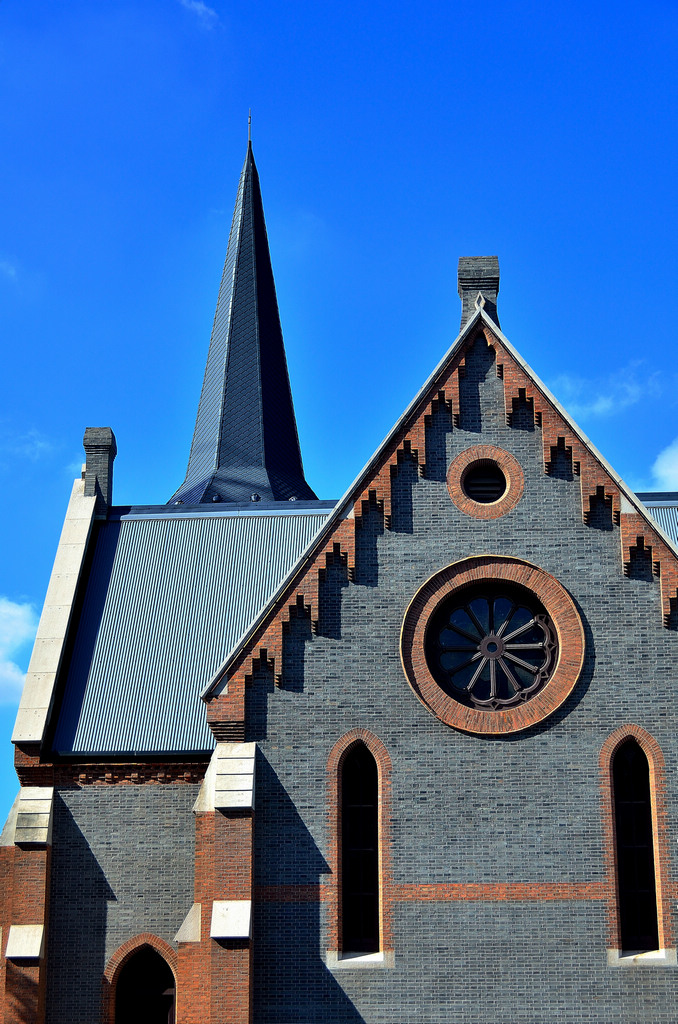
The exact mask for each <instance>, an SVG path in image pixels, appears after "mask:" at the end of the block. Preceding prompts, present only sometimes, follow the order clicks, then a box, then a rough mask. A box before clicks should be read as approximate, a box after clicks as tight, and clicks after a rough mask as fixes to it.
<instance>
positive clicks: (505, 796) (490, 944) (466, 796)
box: [246, 344, 678, 1024]
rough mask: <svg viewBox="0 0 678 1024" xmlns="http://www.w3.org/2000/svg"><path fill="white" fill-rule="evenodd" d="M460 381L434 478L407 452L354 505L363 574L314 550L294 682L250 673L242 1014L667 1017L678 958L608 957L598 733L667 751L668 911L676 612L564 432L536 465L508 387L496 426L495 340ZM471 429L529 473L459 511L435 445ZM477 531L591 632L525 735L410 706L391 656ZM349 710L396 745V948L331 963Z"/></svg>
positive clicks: (290, 648)
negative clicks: (354, 964)
mask: <svg viewBox="0 0 678 1024" xmlns="http://www.w3.org/2000/svg"><path fill="white" fill-rule="evenodd" d="M460 400H461V410H460V416H459V426H457V427H453V426H452V423H451V419H450V416H449V414H448V412H447V410H446V409H445V408H444V407H443V408H441V409H440V410H439V411H438V413H437V414H436V416H435V417H434V419H433V422H432V423H431V426H430V428H428V430H427V435H428V436H427V476H426V478H424V479H422V478H420V477H419V476H418V474H417V471H416V467H414V466H413V465H412V464H410V463H408V462H407V460H405V461H403V462H402V463H401V464H400V467H399V470H398V475H397V477H396V479H395V481H394V488H393V501H392V508H391V530H390V531H388V530H385V529H384V525H383V520H382V517H381V515H380V512H379V510H378V509H377V508H376V507H373V508H372V509H371V510H370V511H368V512H367V514H366V515H365V516H364V517H363V524H362V527H361V528H360V529H359V530H358V531H357V535H356V566H355V575H354V581H353V582H350V583H349V582H348V579H347V577H346V574H345V571H344V570H343V569H342V567H341V566H335V567H331V568H330V569H328V570H327V573H326V574H325V578H324V580H323V581H322V584H321V593H320V599H319V604H320V609H319V632H318V635H315V636H314V635H312V633H311V630H310V625H309V623H308V621H307V620H305V619H304V617H303V616H299V617H295V618H293V619H292V622H291V624H290V628H289V630H287V632H286V633H285V637H284V643H283V662H284V664H283V680H284V686H283V688H282V689H276V688H275V686H274V678H273V673H272V672H269V671H267V670H266V668H265V667H262V669H261V670H260V671H259V672H258V673H257V674H255V677H254V680H253V684H252V686H251V687H250V688H249V689H248V691H247V693H246V704H247V715H248V727H247V728H248V736H247V738H248V739H255V740H257V741H258V742H259V744H260V755H261V756H260V764H259V765H258V768H257V811H256V827H255V876H254V877H255V920H254V957H255V964H254V1021H255V1024H293V1022H294V1024H297V1022H301V1021H304V1022H305V1021H308V1022H311V1021H313V1022H314V1024H315V1022H318V1024H319V1022H324V1021H328V1022H329V1021H333V1022H335V1024H336V1022H351V1024H353V1022H355V1024H358V1022H365V1024H377V1022H384V1024H386V1022H388V1024H401V1022H402V1024H424V1022H426V1024H438V1022H440V1024H443V1022H445V1024H448V1022H450V1021H460V1022H463V1024H504V1022H506V1024H516V1022H518V1021H520V1022H526V1024H527V1022H529V1024H546V1022H558V1024H579V1022H582V1024H584V1022H586V1024H594V1022H595V1024H612V1022H624V1024H629V1022H634V1024H669V1022H672V1024H673V1022H674V1021H675V1017H676V1011H675V1007H676V1004H677V999H678V969H676V968H675V967H674V968H660V967H644V968H640V967H634V968H615V967H608V966H607V948H608V945H609V943H610V938H609V904H610V885H609V872H608V867H607V866H608V863H609V850H606V847H605V843H606V833H605V830H604V826H603V819H604V814H603V808H602V807H601V769H600V764H599V759H600V752H601V749H602V747H603V745H604V744H605V742H606V740H607V738H608V737H609V736H610V734H611V733H612V732H613V731H614V730H615V729H618V728H620V727H624V726H626V725H628V724H629V723H635V724H637V725H638V726H639V727H640V728H641V729H643V730H645V731H646V732H648V733H649V734H650V735H651V736H652V737H653V738H654V740H656V742H657V743H658V744H659V746H660V748H661V751H662V752H663V757H664V760H665V765H666V773H665V778H666V791H665V793H664V794H663V799H664V801H665V807H666V817H665V820H666V823H667V829H668V832H669V835H668V837H667V838H668V842H667V843H666V844H665V848H666V850H667V851H668V852H667V854H666V863H665V864H664V865H663V866H662V867H663V871H664V872H665V874H666V875H669V876H670V877H667V878H665V879H663V881H664V883H665V892H666V894H667V904H666V906H665V912H666V915H668V916H669V917H671V916H672V915H673V913H674V910H675V900H676V896H677V895H678V892H677V891H676V887H675V882H674V876H673V875H672V874H671V872H675V867H676V865H675V855H674V853H673V850H674V848H675V834H676V833H675V822H676V816H677V815H678V789H677V786H676V783H675V781H674V780H675V768H676V745H677V741H676V735H677V730H676V712H675V691H676V685H677V683H678V679H677V678H676V676H677V670H676V665H677V664H678V633H677V632H676V631H675V630H674V629H666V628H665V627H664V626H663V624H662V611H661V598H660V592H659V584H658V582H657V580H656V578H653V576H652V573H651V566H649V567H648V565H647V564H646V560H644V559H643V557H642V553H640V554H639V555H638V557H637V559H636V560H635V561H634V562H633V563H632V565H631V569H630V574H629V577H628V578H625V577H624V575H623V571H622V563H621V559H620V538H619V528H618V527H617V526H616V525H614V523H613V518H612V514H611V510H610V511H608V509H607V508H606V507H605V506H604V505H603V504H602V502H601V504H600V507H597V506H596V507H594V508H593V509H592V512H591V515H590V516H589V524H588V525H585V524H584V523H583V521H582V501H581V491H580V482H579V479H578V478H577V477H576V476H575V475H573V473H572V467H571V465H570V463H569V461H568V458H567V454H566V453H565V452H563V453H562V454H558V453H556V455H555V456H554V459H553V461H552V466H551V475H550V476H547V475H546V474H545V473H544V463H543V451H542V439H541V431H540V429H539V428H538V427H537V428H534V425H533V424H532V417H531V415H530V411H529V409H516V410H515V411H514V415H513V418H512V426H507V425H506V415H505V407H504V392H503V386H502V382H501V381H500V380H498V379H497V377H496V373H495V367H494V361H493V356H492V354H491V352H490V351H489V350H488V349H487V348H486V346H485V345H484V344H481V345H478V346H476V348H475V349H474V350H473V351H472V352H471V353H470V355H469V358H468V360H467V372H466V375H465V377H464V378H463V379H462V380H461V382H460ZM472 444H489V445H497V446H498V447H500V448H503V449H505V450H507V451H508V452H510V453H511V454H512V455H513V456H514V457H515V458H516V459H517V460H518V462H519V463H520V466H521V467H522V470H523V473H524V493H523V495H522V497H521V499H520V501H519V502H518V503H517V504H516V506H515V507H514V508H512V509H511V510H510V511H509V512H508V513H507V514H506V515H505V516H502V517H500V518H498V519H492V520H479V519H477V518H472V517H470V516H468V515H465V514H464V513H463V511H461V510H460V509H459V508H457V507H456V506H455V505H454V504H453V502H452V501H451V499H450V495H449V493H448V489H447V483H446V473H447V469H448V466H449V464H450V462H451V460H452V459H453V458H454V457H455V456H457V455H458V454H459V453H461V452H463V451H464V450H465V449H466V448H468V447H469V446H470V445H472ZM487 553H492V554H500V555H502V554H503V555H511V556H515V557H518V558H522V559H525V560H527V561H529V562H532V563H534V564H536V565H538V566H540V567H542V568H543V569H544V570H545V571H546V572H548V573H551V574H552V575H553V576H554V577H555V578H556V579H558V580H559V581H560V583H562V584H563V586H565V587H566V588H567V590H568V591H569V592H570V594H571V595H572V597H573V598H574V601H575V603H576V604H577V606H578V609H579V611H580V614H581V616H582V620H583V623H584V629H585V634H586V653H585V661H584V667H583V670H582V674H581V677H580V680H579V682H578V684H577V685H576V687H575V689H574V690H573V692H572V694H571V695H570V696H569V697H568V698H567V700H566V701H565V703H564V705H563V706H562V707H561V708H560V709H559V710H558V711H557V712H556V713H555V714H553V715H552V716H551V717H549V718H548V719H547V720H546V721H544V722H542V723H540V724H539V725H537V726H534V727H532V728H530V729H528V730H526V731H524V732H521V733H515V734H512V735H508V736H503V737H482V738H481V737H478V736H475V735H471V734H465V733H461V732H458V731H455V730H453V729H451V728H449V727H448V726H446V725H444V724H443V723H441V722H440V721H438V720H437V719H436V718H435V717H434V716H433V715H432V714H431V713H430V712H429V711H428V710H427V709H426V708H425V707H424V706H422V704H421V703H420V702H419V700H418V699H417V697H416V696H415V694H414V693H413V691H412V690H411V689H410V687H409V686H408V684H407V681H406V679H405V676H404V674H403V670H402V666H401V663H400V654H399V637H400V629H401V625H402V621H403V616H404V614H405V610H406V608H407V606H408V605H409V603H410V601H411V600H412V597H413V596H414V594H415V593H416V592H417V590H418V589H419V588H420V587H421V586H422V584H423V583H424V582H425V580H426V579H427V578H428V577H429V576H430V575H432V573H434V572H436V571H438V570H439V569H441V568H442V567H444V566H446V565H448V564H450V563H451V562H454V561H456V560H458V559H461V558H466V557H468V556H470V555H482V554H487ZM354 729H366V730H369V731H370V732H371V733H373V734H374V735H375V736H377V737H378V738H379V740H380V741H381V742H382V743H383V744H384V745H385V747H386V750H387V751H388V755H389V757H390V760H391V764H392V770H391V776H390V781H391V813H392V820H391V825H390V835H391V851H390V853H391V856H390V871H391V875H392V880H393V885H392V888H391V890H390V892H386V893H385V898H386V899H387V900H388V899H390V901H391V902H390V914H391V919H392V930H393V948H394V957H395V960H394V966H393V967H388V966H380V967H371V968H367V967H363V968H360V969H357V968H356V969H346V968H344V967H341V968H338V969H330V968H329V967H328V966H326V962H325V954H326V950H327V949H328V948H331V943H332V938H331V937H332V935H334V934H336V928H335V926H334V923H333V922H331V921H329V920H328V908H329V907H330V906H332V905H333V900H332V899H331V898H330V894H331V890H332V886H333V885H334V877H333V875H332V872H331V870H330V864H331V861H332V849H333V842H334V837H333V836H332V835H330V834H329V828H328V820H331V816H329V817H328V813H327V802H326V801H327V792H328V785H327V759H328V757H329V755H330V752H331V750H332V748H333V747H334V745H335V744H336V743H337V741H338V740H339V739H340V738H341V737H342V736H343V735H344V734H346V733H348V732H350V731H351V730H354ZM295 894H296V899H295ZM671 925H672V922H668V925H667V926H669V927H670V926H671ZM673 930H674V932H675V929H673Z"/></svg>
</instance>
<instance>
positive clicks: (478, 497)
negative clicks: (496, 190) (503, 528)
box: [461, 459, 507, 505]
mask: <svg viewBox="0 0 678 1024" xmlns="http://www.w3.org/2000/svg"><path fill="white" fill-rule="evenodd" d="M461 486H462V489H463V491H464V494H465V495H466V497H467V498H470V499H471V500H472V501H477V502H480V504H481V505H489V504H491V503H492V502H494V501H499V499H500V498H503V496H504V494H505V493H506V487H507V484H506V477H505V476H504V473H503V471H502V469H501V467H500V466H498V465H497V463H496V462H494V461H492V460H491V459H481V460H480V461H479V462H474V463H472V464H471V465H470V466H469V467H468V469H467V470H466V471H465V472H464V474H463V476H462V479H461Z"/></svg>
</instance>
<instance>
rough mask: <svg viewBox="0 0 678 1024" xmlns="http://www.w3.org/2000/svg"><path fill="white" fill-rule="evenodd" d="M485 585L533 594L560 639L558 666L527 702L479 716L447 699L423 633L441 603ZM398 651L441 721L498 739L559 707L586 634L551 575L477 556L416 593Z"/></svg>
mask: <svg viewBox="0 0 678 1024" xmlns="http://www.w3.org/2000/svg"><path fill="white" fill-rule="evenodd" d="M483 580H506V581H507V582H509V583H518V584H520V585H521V586H523V587H526V588H527V589H528V590H530V591H532V593H533V594H535V595H536V597H537V598H538V599H539V600H540V601H541V603H542V604H543V605H544V607H545V608H546V610H547V611H548V613H549V615H550V617H551V620H552V622H553V625H554V627H555V629H556V632H557V634H558V647H559V651H558V662H557V664H556V667H555V670H554V672H553V675H552V676H551V678H550V679H549V681H548V682H547V683H546V685H545V686H544V688H543V689H542V690H540V691H539V693H537V694H536V695H535V696H534V697H532V699H531V700H529V701H527V702H526V703H525V704H522V705H520V706H518V707H514V708H507V709H506V710H504V711H480V710H479V709H477V708H469V707H465V706H464V705H463V704H460V703H459V702H458V701H456V700H455V699H454V697H448V695H447V694H446V693H444V691H443V690H442V689H441V688H440V686H439V685H438V683H437V682H436V681H435V679H434V678H433V676H432V674H431V672H430V669H429V667H428V664H427V662H426V653H425V646H424V645H425V637H426V628H427V625H428V622H429V619H430V618H431V615H432V614H433V613H434V611H435V610H436V608H437V607H438V605H439V604H440V602H441V601H443V600H444V599H445V598H446V597H447V596H448V595H449V594H451V593H453V592H454V591H455V590H457V589H458V588H460V587H463V586H466V585H467V584H470V583H475V582H479V581H483ZM400 652H401V659H402V664H403V669H404V671H405V675H406V677H407V681H408V682H409V684H410V686H411V687H412V689H413V690H414V692H415V693H416V695H417V697H418V698H419V700H420V701H421V702H422V704H424V705H425V706H426V707H427V708H428V709H429V711H431V712H432V713H433V714H434V715H435V716H436V717H437V718H439V719H440V721H441V722H444V723H445V724H446V725H450V726H452V727H454V728H455V729H461V730H462V731H463V732H472V733H481V734H484V735H492V736H498V735H503V734H505V733H509V732H518V731H520V730H521V729H528V728H529V727H530V726H532V725H536V724H537V722H541V721H542V720H543V719H544V718H547V717H548V716H549V715H551V714H553V712H554V711H555V710H556V709H557V708H558V707H560V705H561V704H562V703H563V701H564V700H565V699H566V697H568V695H569V694H570V693H571V692H572V690H573V688H574V686H575V684H576V682H577V679H578V678H579V673H580V672H581V667H582V664H583V661H584V630H583V627H582V623H581V619H580V618H579V613H578V612H577V609H576V607H575V604H574V601H573V600H572V598H571V597H570V595H569V594H568V592H567V590H565V588H564V587H563V586H562V584H561V583H559V582H558V580H556V579H555V578H554V577H553V576H551V575H549V573H547V572H544V570H543V569H540V568H539V567H538V566H536V565H531V564H530V563H529V562H523V561H520V560H519V559H517V558H510V557H507V556H505V555H480V556H477V557H474V558H465V559H463V560H462V561H460V562H455V563H454V564H452V565H448V566H447V567H446V568H445V569H441V570H440V571H439V572H437V573H435V574H434V575H433V576H432V577H431V578H430V579H429V580H428V581H427V582H426V583H425V584H424V586H423V587H422V588H421V589H420V590H419V591H418V593H417V594H415V596H414V598H413V600H412V602H411V604H410V606H409V608H408V609H407V612H406V613H405V619H404V621H403V627H402V632H401V637H400Z"/></svg>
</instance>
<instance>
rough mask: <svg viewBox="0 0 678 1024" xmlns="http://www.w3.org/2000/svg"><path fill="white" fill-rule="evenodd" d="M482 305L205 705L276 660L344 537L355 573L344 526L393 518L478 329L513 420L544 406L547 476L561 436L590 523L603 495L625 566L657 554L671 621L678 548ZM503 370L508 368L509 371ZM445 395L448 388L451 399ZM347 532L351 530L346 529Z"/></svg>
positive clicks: (223, 670)
mask: <svg viewBox="0 0 678 1024" xmlns="http://www.w3.org/2000/svg"><path fill="white" fill-rule="evenodd" d="M482 298H483V297H482V296H479V301H478V303H477V309H476V312H475V314H474V315H473V316H472V317H471V318H470V319H469V320H468V321H467V322H466V324H465V325H464V327H463V329H462V331H461V333H460V334H459V335H458V337H457V338H456V339H455V341H454V343H453V344H452V346H451V347H450V349H449V350H448V352H447V353H446V354H445V356H444V357H443V358H442V360H441V361H440V363H439V364H438V366H437V367H436V368H435V370H434V371H433V373H432V374H431V375H430V377H429V378H428V380H427V381H426V383H425V384H424V385H423V387H422V388H421V389H420V390H419V392H418V393H417V394H416V395H415V397H414V399H413V400H412V402H411V403H410V405H409V406H408V407H407V409H406V410H405V412H404V413H403V414H402V416H401V417H400V418H399V420H398V421H397V423H396V424H395V425H394V427H393V429H392V430H391V431H390V432H389V434H388V435H387V437H386V438H385V439H384V441H383V442H382V444H381V445H380V446H379V447H378V448H377V450H376V452H375V453H374V455H373V456H372V458H371V459H370V460H369V461H368V463H367V464H366V466H365V467H364V468H363V470H362V471H361V472H360V473H359V474H358V476H357V477H356V479H355V481H354V482H353V483H352V484H351V486H350V487H349V488H348V490H347V491H346V493H345V495H344V496H343V497H342V498H341V499H340V501H339V502H338V503H337V505H336V507H335V509H334V511H333V513H332V514H331V516H329V518H328V520H327V522H326V523H325V525H324V526H323V528H322V529H321V530H320V532H319V533H318V535H317V537H316V538H315V539H314V541H313V543H312V544H311V545H310V546H309V548H308V549H307V550H306V551H305V552H304V555H303V557H302V559H300V561H299V562H298V563H297V565H296V566H294V567H293V568H292V570H291V572H290V573H289V575H288V576H287V578H286V579H285V580H284V581H283V582H282V583H281V585H280V587H279V588H278V589H277V591H276V593H275V594H273V595H272V596H271V598H270V600H269V602H268V604H267V606H266V607H264V608H262V609H261V612H260V614H259V615H258V616H257V619H256V621H255V622H253V623H252V626H251V628H250V629H249V630H248V632H247V634H246V635H245V636H243V638H242V640H241V641H240V643H239V645H238V648H237V649H235V650H234V651H232V652H231V653H229V655H228V656H227V657H226V659H225V661H224V662H223V663H222V665H221V666H220V667H219V670H218V671H217V672H216V674H215V676H214V678H213V679H212V681H211V683H210V684H209V686H208V687H207V688H206V689H205V691H204V693H203V699H205V700H209V699H211V698H212V697H214V696H215V695H216V694H217V693H218V692H219V691H220V684H221V683H222V682H223V681H224V680H225V679H230V678H231V672H234V673H235V674H236V675H237V676H238V679H240V676H241V675H242V673H243V672H246V671H247V668H246V662H247V659H248V657H250V656H251V655H252V649H253V648H254V647H255V646H256V647H259V646H261V647H262V648H263V649H266V650H268V653H269V655H270V654H271V653H273V655H274V656H275V655H276V654H277V653H279V652H276V651H275V650H274V649H273V650H272V649H271V646H270V645H271V644H273V645H275V643H276V636H277V633H276V629H275V627H276V623H275V621H274V620H275V618H276V616H278V617H279V615H278V613H279V612H280V610H281V609H282V608H283V607H285V606H286V604H287V603H288V602H289V601H290V600H291V598H292V596H293V595H294V594H295V593H296V592H297V590H302V587H303V586H305V585H306V584H305V583H303V584H302V580H304V579H305V578H306V577H307V574H308V573H309V571H310V568H309V567H311V566H313V564H314V561H319V557H320V555H321V554H322V553H323V552H324V551H328V549H330V548H331V546H332V540H333V537H337V536H340V537H341V543H342V546H343V547H345V548H346V558H347V559H348V562H349V566H350V560H351V552H350V547H351V543H352V542H351V539H350V536H349V533H350V531H349V530H348V529H347V528H345V527H342V521H346V520H349V519H352V518H354V517H355V514H356V510H357V509H358V508H359V503H360V501H361V500H362V501H365V500H366V499H368V497H369V494H370V493H372V494H374V495H375V496H376V498H377V500H379V501H381V502H382V504H383V507H384V511H385V516H386V518H388V514H389V504H390V493H389V488H390V479H389V478H390V468H391V466H393V465H394V464H395V463H396V461H397V455H398V451H399V450H400V451H403V450H405V451H410V452H412V453H414V454H415V455H416V457H417V458H418V460H419V463H420V465H422V464H423V462H424V455H423V452H424V449H425V415H426V414H427V411H429V410H430V409H431V406H432V403H435V401H437V400H438V398H437V396H438V395H441V394H442V395H443V398H441V399H440V400H448V399H447V396H451V397H450V399H449V400H450V401H451V403H452V407H453V409H454V405H455V401H456V403H457V410H455V411H458V387H459V385H458V376H457V374H458V370H459V367H460V363H461V360H462V358H463V354H464V352H465V350H466V347H467V344H468V343H469V342H471V341H472V340H473V339H474V337H476V336H477V334H478V331H479V329H483V330H484V332H485V334H486V337H487V338H488V339H491V340H492V342H493V343H494V344H495V345H496V346H497V347H498V348H499V349H503V350H504V352H503V354H501V355H500V354H499V353H498V355H497V362H502V360H503V362H502V376H503V377H504V389H505V400H506V405H507V415H508V414H509V413H508V410H509V409H510V406H511V398H512V397H515V398H516V399H517V398H518V397H519V393H520V391H521V390H522V391H523V392H525V391H528V395H529V393H530V392H531V395H532V396H534V399H533V400H534V406H535V411H537V405H539V406H540V408H539V410H538V416H539V420H540V422H541V425H542V440H543V446H544V464H545V469H547V467H548V462H549V459H550V453H551V449H552V448H553V447H555V446H556V444H557V442H558V437H559V436H564V437H565V439H566V444H567V445H568V446H569V447H572V451H573V458H574V459H575V460H576V461H577V463H578V464H579V466H580V470H579V471H580V474H581V476H582V484H581V486H582V505H583V508H582V511H583V515H584V518H586V515H587V509H586V508H585V507H584V504H585V502H586V501H587V499H588V498H589V497H591V498H594V497H596V495H601V493H602V496H603V497H604V498H605V499H606V500H609V501H610V503H611V504H612V506H613V510H614V513H615V517H616V519H617V521H618V523H619V525H620V526H621V533H622V557H623V560H624V561H625V563H626V562H628V561H629V560H630V553H629V552H630V549H631V548H632V547H634V546H635V545H636V542H637V541H638V539H639V538H641V537H642V538H644V539H645V543H646V546H648V547H649V546H653V547H654V548H655V555H654V556H653V557H654V558H655V561H656V562H657V564H659V565H660V567H661V586H662V605H663V611H664V616H665V621H667V620H668V615H669V612H670V601H671V600H675V598H676V588H677V587H678V548H677V547H676V544H675V542H674V541H673V540H672V539H671V537H669V536H668V535H667V533H666V532H665V531H664V530H663V529H662V527H661V526H660V525H659V524H658V523H657V522H656V521H655V520H654V519H653V518H652V516H651V515H650V513H649V512H648V510H647V508H645V506H644V505H643V504H642V502H641V501H639V499H638V498H637V497H636V495H635V494H634V493H633V492H632V491H631V490H630V489H629V488H628V487H627V485H626V484H625V483H624V481H623V480H622V479H621V477H620V476H619V474H617V473H616V472H615V471H614V470H613V469H612V467H611V466H610V465H609V463H608V462H607V461H606V459H605V458H604V457H603V456H602V455H601V454H600V453H599V452H598V450H597V449H596V448H595V446H594V445H593V444H592V443H591V441H590V440H589V439H588V438H587V437H586V435H585V434H584V433H583V432H582V431H581V430H580V429H579V427H577V425H576V424H575V423H574V421H573V420H572V418H571V417H570V416H569V414H568V413H567V412H566V411H565V409H563V407H562V406H561V405H560V403H559V402H558V400H557V399H556V398H555V397H554V396H553V395H552V394H551V392H550V391H549V389H548V388H547V387H546V385H544V384H543V383H542V382H541V380H540V379H539V378H538V377H537V375H536V374H535V373H534V372H533V371H532V370H531V369H530V367H529V366H528V365H527V363H526V362H525V361H524V360H523V359H522V357H521V356H520V355H519V353H518V352H517V351H516V349H515V348H514V347H513V345H512V344H511V342H510V341H509V340H508V338H506V337H505V335H504V334H503V333H502V331H501V330H500V329H499V327H498V325H497V323H496V320H494V319H493V318H492V317H490V316H488V314H487V312H486V311H485V309H484V308H483V305H484V303H483V301H482ZM504 363H506V364H507V365H506V366H504V365H503V364H504ZM441 389H444V392H443V391H442V390H441ZM455 393H456V399H455ZM347 526H348V523H346V527H347ZM641 543H642V540H641ZM311 589H313V585H311ZM278 632H279V630H278ZM267 644H268V647H267ZM229 685H230V684H229Z"/></svg>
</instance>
